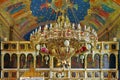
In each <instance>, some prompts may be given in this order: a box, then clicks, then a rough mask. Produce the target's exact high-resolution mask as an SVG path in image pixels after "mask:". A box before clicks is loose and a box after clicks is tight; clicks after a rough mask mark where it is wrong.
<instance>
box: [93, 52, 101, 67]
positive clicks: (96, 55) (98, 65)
mask: <svg viewBox="0 0 120 80" xmlns="http://www.w3.org/2000/svg"><path fill="white" fill-rule="evenodd" d="M94 63H95V68H100V55H99V54H95V56H94Z"/></svg>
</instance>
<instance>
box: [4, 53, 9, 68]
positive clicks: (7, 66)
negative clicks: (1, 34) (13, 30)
mask: <svg viewBox="0 0 120 80" xmlns="http://www.w3.org/2000/svg"><path fill="white" fill-rule="evenodd" d="M4 68H10V55H9V53H6V54H5V55H4Z"/></svg>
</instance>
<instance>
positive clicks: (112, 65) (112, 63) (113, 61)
mask: <svg viewBox="0 0 120 80" xmlns="http://www.w3.org/2000/svg"><path fill="white" fill-rule="evenodd" d="M109 66H110V68H116V56H115V54H113V53H112V54H111V55H110V65H109Z"/></svg>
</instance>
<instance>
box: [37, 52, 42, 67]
mask: <svg viewBox="0 0 120 80" xmlns="http://www.w3.org/2000/svg"><path fill="white" fill-rule="evenodd" d="M42 66H43V65H42V55H41V54H39V55H37V56H36V68H41V67H42Z"/></svg>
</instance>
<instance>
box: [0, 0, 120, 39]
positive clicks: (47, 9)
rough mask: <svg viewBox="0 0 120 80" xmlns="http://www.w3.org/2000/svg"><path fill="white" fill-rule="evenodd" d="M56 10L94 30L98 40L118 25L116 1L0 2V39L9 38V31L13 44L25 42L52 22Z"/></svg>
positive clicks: (119, 12)
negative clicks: (11, 31)
mask: <svg viewBox="0 0 120 80" xmlns="http://www.w3.org/2000/svg"><path fill="white" fill-rule="evenodd" d="M66 1H69V2H66ZM59 8H60V9H66V15H67V16H68V17H69V19H70V22H71V23H80V24H81V26H83V25H87V26H90V27H91V28H94V29H95V30H96V31H97V32H98V36H99V38H100V37H102V36H103V35H104V34H106V33H107V31H111V30H112V29H113V27H116V25H119V22H120V1H119V0H0V39H2V40H3V38H4V37H7V38H9V37H10V36H9V31H10V27H13V40H29V36H30V33H31V32H32V31H33V30H34V29H35V28H37V27H38V26H40V25H45V24H49V23H51V22H55V20H56V19H57V16H58V15H60V13H59V10H58V9H59ZM106 29H107V31H106Z"/></svg>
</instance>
